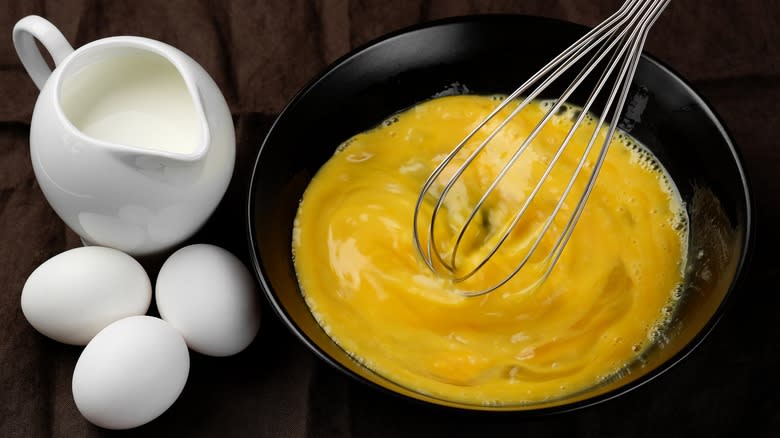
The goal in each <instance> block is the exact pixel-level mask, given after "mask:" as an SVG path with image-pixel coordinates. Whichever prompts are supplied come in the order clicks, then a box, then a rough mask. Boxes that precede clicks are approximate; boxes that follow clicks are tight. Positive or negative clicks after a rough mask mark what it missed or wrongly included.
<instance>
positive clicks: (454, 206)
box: [293, 96, 687, 405]
mask: <svg viewBox="0 0 780 438" xmlns="http://www.w3.org/2000/svg"><path fill="white" fill-rule="evenodd" d="M500 99H501V98H500V97H495V96H449V97H443V98H437V99H433V100H430V101H427V102H424V103H421V104H419V105H417V106H415V107H413V108H411V109H409V110H407V111H405V112H403V113H400V114H397V115H396V116H394V117H392V118H391V119H389V120H387V121H386V122H385V123H383V124H382V125H381V126H379V127H377V128H375V129H372V130H370V131H367V132H364V133H361V134H359V135H357V136H355V137H353V138H351V139H350V140H348V141H347V142H345V143H344V144H343V145H341V147H339V149H338V150H337V152H336V153H335V155H334V156H333V157H332V158H331V159H330V160H329V161H328V162H327V163H326V164H325V165H324V166H323V167H322V168H321V169H320V170H319V172H318V173H317V175H316V176H315V177H314V178H313V180H312V181H311V183H310V184H309V186H308V187H307V189H306V191H305V193H304V195H303V199H302V201H301V204H300V207H299V210H298V214H297V217H296V222H295V227H294V232H293V254H294V262H295V269H296V272H297V276H298V280H299V283H300V286H301V290H302V291H303V293H304V296H305V298H306V301H307V303H308V305H309V307H310V308H311V310H312V313H313V314H314V315H315V317H316V318H317V320H318V321H319V323H320V325H321V326H322V327H323V328H324V329H325V331H326V332H327V333H328V334H329V336H331V338H332V339H333V340H334V341H335V342H336V343H338V344H339V345H340V346H341V347H342V348H343V349H344V350H345V351H346V352H348V353H349V354H350V355H352V356H353V357H354V358H355V359H357V360H359V361H361V362H362V363H364V364H365V365H366V366H368V367H369V368H371V369H372V370H374V371H375V372H377V373H379V374H381V375H383V376H385V377H386V378H388V379H390V380H393V381H395V382H397V383H399V384H401V385H403V386H406V387H408V388H410V389H412V390H415V391H418V392H420V393H424V394H427V395H431V396H434V397H439V398H442V399H446V400H452V401H458V402H463V403H470V404H493V405H495V404H523V403H534V402H541V401H547V400H552V399H556V398H560V397H565V396H566V395H569V394H572V393H575V392H577V391H581V390H584V389H587V388H590V387H593V386H594V385H597V384H598V383H599V382H601V381H603V380H604V379H607V378H609V377H611V376H613V375H616V374H617V373H619V372H621V370H624V369H625V368H626V367H627V366H629V365H630V364H631V363H632V362H634V361H636V360H637V358H638V357H639V355H641V353H642V352H643V351H644V350H645V349H646V348H647V347H649V346H650V345H652V343H653V337H654V333H657V332H658V330H660V329H662V328H663V324H664V321H665V318H666V317H668V316H669V314H670V313H671V311H672V309H673V308H674V305H675V301H676V298H677V294H678V290H679V286H680V284H681V282H682V274H683V269H684V265H685V253H686V242H687V222H686V220H685V218H686V216H685V210H684V207H683V205H682V203H681V201H680V198H679V195H678V194H677V191H676V188H675V187H674V186H673V185H672V183H671V180H670V179H669V178H668V177H667V175H666V174H665V172H664V170H663V168H662V167H661V166H660V164H659V163H658V162H657V161H656V159H655V158H654V157H653V156H652V155H651V154H650V153H649V152H647V151H646V150H645V149H644V148H643V147H642V146H639V145H638V144H637V143H636V142H635V141H633V140H632V139H630V138H629V137H627V136H626V135H624V134H622V133H620V134H619V135H617V136H616V137H615V138H614V139H613V140H612V143H611V145H610V148H609V151H608V153H607V156H606V160H605V162H604V166H603V168H602V169H601V173H600V175H599V178H598V180H597V183H596V186H595V188H594V190H593V192H592V194H591V195H590V198H589V201H588V204H587V206H586V208H585V210H584V212H583V214H582V216H581V218H580V220H579V222H578V224H577V226H576V228H575V231H574V233H573V234H572V236H571V239H570V241H569V243H568V245H567V246H566V247H565V250H564V251H563V253H562V256H561V257H560V259H559V261H558V263H557V264H556V265H555V267H554V269H553V270H552V271H551V274H550V276H549V277H548V278H547V280H546V281H544V282H543V283H542V284H541V285H540V286H539V287H537V288H533V289H528V288H527V287H526V286H527V285H528V284H529V283H530V282H532V280H533V278H535V277H534V276H538V275H539V273H540V272H543V270H540V269H542V268H541V267H543V266H545V265H543V263H542V262H543V259H544V257H543V256H544V255H546V253H548V252H549V250H550V249H551V248H552V246H553V244H554V243H555V240H556V239H557V236H558V234H559V233H560V232H561V230H562V229H563V227H564V225H565V223H566V220H567V219H568V217H569V215H570V214H571V212H572V210H573V209H574V208H575V206H576V201H577V199H578V198H579V195H580V193H581V192H582V190H583V187H584V185H585V183H586V181H587V178H586V177H587V174H588V173H590V171H591V170H592V168H593V165H594V163H595V161H596V157H597V153H598V149H599V147H600V142H599V141H597V142H596V146H595V147H594V150H593V151H591V153H590V154H589V155H588V157H587V160H586V162H585V164H584V170H583V175H582V176H581V177H579V178H577V179H576V180H575V186H574V188H573V189H572V194H570V196H569V197H567V198H566V202H565V203H564V205H563V208H562V209H561V212H560V214H559V215H558V216H556V218H555V220H554V221H553V224H552V227H551V230H550V235H549V236H548V235H547V234H545V237H544V239H543V240H542V242H541V244H540V249H539V251H537V252H536V253H534V256H533V257H531V259H530V262H529V268H528V269H527V270H526V269H524V270H523V271H521V272H520V274H518V275H517V276H516V277H515V278H514V279H513V280H512V281H510V282H509V283H507V284H505V285H504V286H502V287H500V288H499V289H497V290H495V291H494V292H492V293H489V294H487V295H484V296H480V297H472V298H469V297H464V296H462V295H459V294H458V293H457V292H459V291H466V290H472V289H479V288H485V287H488V286H490V285H492V284H495V283H496V282H498V281H499V280H500V279H502V278H503V277H504V276H506V274H507V273H508V272H510V270H511V268H513V267H514V266H516V264H517V263H518V261H519V260H518V259H519V258H520V257H521V256H522V255H523V254H525V252H527V251H528V248H529V245H530V244H531V243H532V241H533V239H531V237H533V236H536V235H537V234H536V233H538V231H539V227H540V226H542V225H543V224H544V221H545V219H546V218H547V217H548V215H549V214H550V212H551V211H552V209H553V207H554V206H555V204H556V203H557V201H558V199H559V198H560V197H561V196H562V193H563V190H564V187H565V186H566V184H567V183H568V180H569V177H571V175H572V173H573V170H574V168H575V167H576V165H577V162H578V160H579V159H580V157H581V156H582V154H583V151H584V150H585V146H586V144H587V142H588V139H589V138H590V135H591V134H592V132H593V131H594V128H595V123H596V121H595V120H593V119H592V118H591V117H590V116H588V117H587V118H586V120H585V122H584V123H583V126H582V127H581V129H579V130H578V131H577V132H576V133H575V135H574V137H573V138H572V141H571V143H570V146H569V147H568V148H567V149H565V150H564V153H563V155H562V156H561V158H560V161H559V162H558V163H557V164H556V166H555V167H554V171H553V172H552V173H551V174H550V176H549V179H548V180H547V182H546V183H545V184H544V186H542V190H540V192H539V194H538V195H537V197H536V199H535V200H534V201H533V203H531V205H530V207H529V210H528V214H526V215H524V216H523V220H521V221H520V223H519V224H518V226H517V228H516V229H515V230H514V231H513V232H512V234H511V235H510V237H509V239H508V240H507V241H506V243H505V245H504V246H502V249H501V250H500V251H499V252H498V253H496V254H495V256H494V257H493V258H492V259H491V261H490V262H489V263H488V264H487V265H485V267H484V268H483V269H481V270H480V271H479V272H478V273H477V274H476V275H474V276H473V277H472V278H470V279H468V280H467V281H465V282H460V283H456V282H453V281H452V280H451V279H448V278H447V277H446V276H441V275H436V274H434V273H433V272H432V271H431V270H430V269H429V268H428V267H427V266H426V265H425V262H424V261H423V259H422V258H421V257H420V255H419V254H418V252H417V250H416V248H415V246H414V241H413V239H412V227H413V212H414V207H415V203H416V201H417V196H418V194H419V191H420V188H421V186H422V184H423V182H424V181H425V180H426V178H427V177H428V176H429V174H430V173H431V171H432V170H433V169H434V168H435V166H436V165H438V164H439V162H440V161H441V159H442V158H443V157H444V156H445V154H447V153H448V152H449V151H450V150H451V149H452V148H453V147H454V145H456V144H457V143H458V142H459V141H460V140H461V139H462V138H463V137H464V136H465V135H466V134H467V133H468V132H469V131H470V130H471V129H473V128H474V127H475V126H476V124H477V123H478V122H479V121H480V120H482V119H483V118H484V117H485V116H487V114H488V113H489V112H490V111H491V110H492V109H493V108H494V107H495V106H496V104H497V100H500ZM516 105H517V102H511V103H509V105H508V107H509V108H508V109H507V111H508V110H510V109H511V108H513V107H515V106H516ZM549 105H550V102H547V101H534V102H532V103H531V104H530V105H529V107H527V108H526V109H524V110H523V111H522V112H521V113H520V114H519V115H518V116H517V117H515V118H514V119H513V120H512V121H511V122H510V123H509V124H508V125H507V126H506V128H505V129H503V130H502V131H501V133H500V134H499V135H498V136H497V137H496V138H495V139H494V140H493V141H492V142H491V143H490V145H489V147H488V148H487V149H486V150H485V152H484V153H483V154H481V155H480V156H479V157H478V159H477V160H476V161H475V162H474V163H473V165H472V166H470V167H469V170H468V171H467V172H466V173H465V174H464V175H463V177H462V178H461V179H460V180H459V182H458V183H457V184H456V185H455V186H454V187H453V190H452V192H451V194H450V195H448V197H447V199H446V201H445V202H444V204H443V209H442V212H441V213H440V215H439V218H438V219H437V227H436V229H435V230H434V233H435V238H436V240H437V245H440V246H437V247H441V248H442V253H443V254H444V255H445V258H446V257H447V255H448V254H450V253H451V249H452V244H451V242H452V240H453V237H454V236H457V232H458V230H459V229H460V226H462V224H463V221H464V220H465V218H466V217H467V216H468V213H469V212H470V211H471V209H472V208H473V207H474V205H475V204H476V202H477V201H478V200H479V197H480V196H481V194H482V192H483V191H484V190H485V188H486V187H487V186H488V184H489V183H490V181H492V179H493V178H494V177H495V175H496V174H497V173H498V171H499V170H500V168H501V167H502V166H503V165H504V163H506V160H507V159H508V158H509V157H510V156H511V155H512V154H513V153H514V151H515V150H516V149H517V146H518V145H519V144H520V143H521V142H522V141H523V140H524V139H525V138H527V136H528V134H529V133H530V132H531V130H532V129H533V127H534V126H535V124H536V123H537V122H538V121H539V120H540V119H541V117H542V116H543V114H544V113H545V112H546V111H547V109H548V108H549ZM577 115H579V110H578V109H577V108H573V107H571V106H567V108H566V109H565V110H561V111H558V112H557V113H556V115H555V116H554V117H553V119H552V120H551V121H550V122H549V123H547V124H546V125H545V128H544V129H543V130H542V131H541V132H540V134H539V135H538V137H537V138H536V140H534V141H533V142H532V143H531V145H530V147H529V148H528V150H527V151H526V152H525V153H524V154H523V155H522V156H521V158H520V160H518V162H517V164H516V165H515V166H514V167H513V168H512V169H511V171H510V172H509V173H508V174H507V176H506V178H505V179H504V180H503V181H502V183H501V184H500V185H499V186H498V187H497V189H496V191H495V193H494V194H493V195H491V196H490V198H488V200H487V202H486V203H485V205H484V207H483V209H482V210H481V211H482V212H481V213H480V215H479V218H478V220H475V223H474V224H473V225H472V226H471V227H470V228H469V229H468V232H467V233H466V234H465V237H464V241H463V243H462V244H461V247H460V249H459V250H458V254H459V256H458V259H457V264H458V266H460V269H468V267H469V266H473V263H474V261H476V260H478V259H479V258H480V257H481V256H484V251H485V248H486V247H488V246H489V244H490V243H491V242H493V243H494V242H495V240H496V238H497V236H499V235H500V232H501V231H502V230H503V229H504V228H503V227H504V226H505V225H506V224H507V223H508V222H509V221H510V220H511V219H512V217H513V215H514V214H515V213H516V212H517V210H518V208H519V207H520V205H522V201H523V200H525V199H526V198H527V196H528V194H529V193H530V192H531V190H532V189H533V187H534V185H535V184H536V182H537V181H538V180H539V178H540V176H541V174H542V173H543V172H544V169H545V168H546V167H547V164H548V163H549V162H550V160H551V159H552V157H553V154H554V153H555V151H556V149H557V147H558V145H560V144H561V142H562V141H563V139H564V138H565V136H566V134H567V132H568V130H569V128H570V127H571V126H572V123H573V119H574V118H576V116H577ZM496 123H497V122H490V125H489V126H488V128H490V127H491V126H495V124H496ZM605 131H606V128H603V129H602V130H601V131H600V133H599V134H598V135H599V139H603V138H604V135H605ZM483 138H485V133H482V132H480V133H478V135H477V136H476V137H475V141H478V140H480V139H483ZM475 144H476V143H473V144H471V143H470V144H468V145H467V148H466V149H467V150H466V151H465V152H466V153H465V154H459V156H458V157H456V159H455V162H454V166H450V167H448V168H447V169H446V170H445V172H444V175H443V177H444V178H442V179H441V180H440V181H439V182H437V184H436V185H435V186H434V187H433V188H432V195H431V196H428V197H427V198H426V201H425V203H424V204H423V217H422V221H421V223H422V224H427V223H429V222H427V221H426V220H425V214H427V215H428V216H427V218H428V219H430V212H431V211H432V208H433V205H434V203H435V197H436V196H438V194H439V193H441V189H442V186H443V184H445V183H446V181H447V179H448V177H449V176H450V175H451V174H452V172H453V171H454V168H456V167H457V165H459V164H460V163H462V162H463V160H464V159H465V156H467V155H468V151H469V148H471V149H470V150H473V148H474V147H475ZM461 155H463V156H462V157H461ZM424 234H425V233H423V235H424ZM426 239H427V237H426ZM423 246H425V245H423ZM448 251H450V252H448ZM537 254H538V255H537ZM534 269H536V270H534Z"/></svg>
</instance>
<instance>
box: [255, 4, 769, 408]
mask: <svg viewBox="0 0 780 438" xmlns="http://www.w3.org/2000/svg"><path fill="white" fill-rule="evenodd" d="M502 20H505V21H514V20H537V21H540V22H545V21H546V22H548V23H550V24H551V25H554V26H568V27H570V28H571V29H574V30H581V31H583V32H584V31H587V30H588V29H590V28H589V27H587V26H584V25H582V24H578V23H574V22H570V21H566V20H561V19H556V18H550V17H544V16H538V15H528V14H471V15H459V16H453V17H447V18H442V19H436V20H431V21H426V22H422V23H418V24H415V25H411V26H406V27H403V28H400V29H398V30H395V31H392V32H389V33H386V34H384V35H381V36H379V37H377V38H374V39H372V40H370V41H368V42H366V43H364V44H362V45H360V46H358V47H355V48H354V49H352V50H350V51H349V52H348V53H346V54H345V55H343V56H341V57H339V58H338V59H336V60H335V61H333V62H331V63H330V64H328V65H327V66H326V67H324V69H323V70H322V71H321V72H320V73H318V74H317V75H315V76H314V77H313V78H312V79H311V80H309V81H308V82H307V83H306V84H305V85H304V86H303V87H301V88H300V89H299V90H298V91H297V92H296V93H295V95H294V96H293V97H292V98H291V99H290V100H289V101H288V102H287V104H286V105H285V106H284V107H283V108H282V110H281V111H280V112H279V114H278V115H277V116H276V118H275V119H274V122H273V123H272V124H271V126H270V127H269V129H268V131H267V133H266V134H265V136H264V138H263V141H262V143H261V144H260V147H259V149H258V150H257V153H256V156H255V161H254V163H253V165H252V174H251V176H250V181H249V185H248V190H247V203H246V210H245V214H246V216H245V217H246V221H247V222H246V225H247V228H246V232H247V243H248V246H249V253H250V256H251V260H252V268H253V271H254V274H255V277H256V278H257V280H258V282H259V284H260V286H261V287H260V289H261V290H262V291H263V295H264V296H265V298H266V300H267V301H268V303H269V304H270V306H271V308H272V309H273V310H274V313H275V314H276V316H277V317H279V318H280V319H281V320H282V322H283V323H284V325H285V326H286V327H287V329H288V330H290V332H291V333H292V334H293V335H294V336H295V337H296V338H297V339H298V340H300V341H301V342H303V344H304V345H306V347H307V348H308V349H309V350H310V351H311V352H312V353H314V355H315V356H317V357H318V358H319V359H321V360H323V361H324V362H325V363H327V364H329V365H330V366H332V367H333V368H335V369H337V370H339V371H340V372H341V373H343V374H344V375H346V376H348V377H350V378H351V379H353V380H354V381H357V382H360V383H362V384H364V385H367V386H369V387H371V388H374V389H376V390H379V391H380V392H383V393H385V394H390V395H392V396H394V397H397V398H400V399H402V400H405V401H408V402H412V403H416V404H422V405H425V406H427V407H435V408H440V409H444V410H450V411H457V412H461V413H480V412H483V413H488V412H489V413H491V414H492V415H521V416H541V415H549V414H557V413H564V412H571V411H576V410H581V409H584V408H587V407H591V406H595V405H598V404H601V403H604V402H606V401H609V400H612V399H614V398H617V397H619V396H621V395H623V394H626V393H628V392H631V391H633V390H635V389H637V388H639V387H642V386H644V385H645V384H647V383H648V382H650V381H652V380H654V379H655V378H657V377H658V376H660V375H662V374H664V373H665V372H667V371H668V370H670V369H671V368H673V367H674V366H675V365H677V364H678V363H680V362H681V361H682V360H684V359H685V358H686V357H688V355H690V354H691V353H692V352H693V351H694V350H695V349H696V348H697V347H698V346H699V345H700V344H701V343H702V342H703V341H704V339H706V338H707V336H709V334H710V333H711V332H712V331H713V329H714V328H715V326H716V325H717V324H718V322H719V321H720V320H721V318H722V317H723V314H724V313H725V311H726V309H727V308H728V306H729V305H730V303H731V302H732V301H733V299H731V296H732V295H733V294H734V291H735V290H737V289H739V288H741V287H743V286H744V283H745V281H746V280H745V278H744V277H745V271H746V269H745V267H746V266H747V265H748V264H749V261H750V259H751V258H752V254H753V246H754V244H753V241H754V239H755V234H756V225H755V218H754V214H755V213H754V210H755V204H754V203H755V200H754V198H753V196H752V188H751V185H750V180H749V178H748V175H747V172H746V171H745V168H744V165H743V159H742V153H741V152H740V151H739V149H738V148H737V146H736V142H735V141H734V139H733V137H732V135H731V133H730V132H729V130H728V129H727V128H726V125H725V124H724V123H723V120H722V118H721V117H720V116H719V115H718V113H717V112H716V111H715V109H714V107H713V106H712V105H711V104H710V102H709V101H708V100H707V99H706V98H704V97H703V96H702V95H701V94H700V93H699V92H698V91H696V89H695V88H694V86H693V85H692V84H691V82H689V81H688V80H687V79H685V78H684V77H683V76H682V75H681V74H679V73H678V72H676V71H675V70H674V69H672V68H671V67H670V66H668V65H667V64H665V63H664V62H662V61H660V60H659V59H657V58H655V57H654V56H652V55H650V54H648V53H646V52H644V51H643V52H642V59H643V60H644V61H645V62H649V63H651V64H653V65H654V66H655V67H657V68H659V69H660V70H662V71H664V73H666V74H667V75H668V76H669V77H671V78H672V79H673V80H674V81H676V82H678V83H679V85H680V86H682V88H684V89H685V90H686V91H687V92H688V93H689V94H690V96H691V97H692V99H693V101H694V102H696V103H698V104H699V105H700V106H701V108H702V110H703V111H704V113H705V114H706V115H707V117H708V118H710V120H712V122H713V123H714V124H715V127H716V128H717V129H718V131H719V133H720V135H721V137H722V138H723V139H724V140H725V142H726V144H727V146H728V148H729V150H730V152H731V154H732V158H733V160H734V164H736V167H737V169H738V171H739V175H740V179H741V183H742V188H743V195H744V198H745V206H746V209H745V230H744V231H745V238H744V244H743V247H742V251H741V253H740V254H739V262H738V264H737V266H736V270H735V273H734V278H733V279H732V281H731V284H730V285H729V288H728V290H727V291H726V293H725V294H724V296H723V299H722V300H721V302H720V303H719V304H718V307H717V308H716V309H715V311H714V312H713V314H712V316H710V318H709V319H708V320H707V322H706V323H705V324H704V326H703V327H702V328H701V330H699V332H698V333H697V334H696V335H695V336H694V337H693V338H692V339H691V340H690V341H689V342H688V343H687V344H685V345H684V346H683V347H682V348H681V349H680V351H678V352H677V353H676V354H675V355H673V356H672V357H670V358H669V359H667V360H665V361H664V362H661V363H660V364H658V366H656V367H655V368H653V369H652V370H650V371H649V372H647V374H645V375H643V376H641V377H640V378H638V379H636V380H634V381H632V382H629V383H627V384H624V385H621V386H619V387H616V388H614V389H612V390H610V391H607V392H604V393H602V394H598V395H595V396H593V397H588V398H585V399H582V400H577V401H573V402H570V403H563V404H561V405H557V406H544V407H539V408H534V407H532V406H531V407H526V408H521V406H518V405H509V406H482V405H469V404H465V403H458V402H452V401H448V400H445V399H440V398H436V397H427V398H426V399H423V398H416V397H412V396H409V395H406V394H402V393H399V392H396V391H394V390H392V389H390V388H387V387H384V386H382V385H380V384H378V383H376V382H373V381H371V380H369V379H366V378H365V377H363V376H361V375H359V374H357V373H355V372H353V371H352V370H350V369H349V368H347V367H345V366H344V365H342V364H341V363H339V362H338V361H337V360H335V359H334V358H332V357H330V356H329V355H328V353H326V352H325V351H324V350H323V349H322V348H320V347H319V345H317V342H315V341H314V340H312V339H310V338H309V337H308V336H307V335H306V334H305V333H304V332H303V330H302V329H301V328H300V327H299V326H298V324H297V323H296V322H295V320H294V319H293V318H292V317H291V316H290V314H289V313H288V312H287V310H286V309H285V308H284V306H282V305H281V303H280V302H279V300H278V299H277V294H276V291H274V289H273V288H272V287H271V285H270V283H269V281H267V280H266V273H265V270H264V268H263V265H262V263H261V258H260V255H259V253H258V247H257V245H256V243H255V242H256V236H255V232H254V223H255V215H254V212H255V193H256V191H257V190H258V187H257V186H258V184H257V181H256V179H257V169H258V166H259V164H260V160H261V158H262V154H263V150H264V149H265V147H266V145H267V143H268V142H269V139H270V137H271V135H272V133H273V132H274V129H275V128H276V125H277V124H278V123H279V121H280V120H281V119H283V118H284V117H285V115H286V113H287V112H288V110H289V109H290V108H292V107H293V106H295V105H297V104H298V102H299V101H300V100H301V99H302V98H303V97H305V96H306V94H308V92H309V91H310V90H312V89H313V88H315V87H316V86H317V85H318V84H319V83H320V82H321V81H323V80H324V79H325V78H327V77H328V76H329V75H330V74H331V73H333V72H334V71H335V70H336V69H338V68H339V67H341V66H342V65H344V64H346V63H348V62H349V61H350V60H352V59H353V58H355V57H357V56H359V55H361V54H362V53H363V52H364V51H366V50H370V49H372V48H374V47H376V46H379V45H381V44H384V43H387V42H389V41H391V40H393V39H395V38H397V37H401V36H404V35H406V34H409V33H412V32H416V31H420V30H424V29H428V28H434V27H440V26H447V25H453V24H468V23H475V22H482V21H502ZM339 348H340V347H339ZM358 365H359V366H363V365H360V364H359V363H358ZM368 370H369V371H370V372H374V371H373V370H370V369H368ZM378 375H379V374H378ZM379 376H380V377H382V378H384V379H385V380H388V381H390V382H392V380H391V379H389V378H386V377H384V376H382V375H379ZM393 383H395V382H393ZM395 384H396V385H399V386H402V387H403V385H400V384H397V383H395ZM409 390H410V391H412V392H414V390H411V389H409ZM420 395H421V396H424V394H420Z"/></svg>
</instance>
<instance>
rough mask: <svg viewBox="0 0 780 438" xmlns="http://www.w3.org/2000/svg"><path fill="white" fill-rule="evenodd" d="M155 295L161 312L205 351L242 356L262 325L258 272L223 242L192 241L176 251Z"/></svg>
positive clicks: (189, 341)
mask: <svg viewBox="0 0 780 438" xmlns="http://www.w3.org/2000/svg"><path fill="white" fill-rule="evenodd" d="M155 295H156V301H157V309H158V310H159V311H160V316H161V317H162V318H163V319H164V320H166V321H168V322H169V323H170V324H171V325H172V326H173V327H175V328H176V329H177V330H179V332H180V333H181V334H182V336H184V339H185V340H186V341H187V345H189V347H190V348H191V349H193V350H195V351H197V352H199V353H202V354H207V355H209V356H230V355H233V354H236V353H238V352H240V351H241V350H243V349H244V348H246V347H247V346H248V345H249V344H250V343H251V342H252V340H253V339H254V338H255V335H257V331H258V329H259V328H260V303H259V301H258V297H257V291H256V288H255V282H254V278H253V277H252V274H250V273H249V271H248V270H247V269H246V267H245V266H244V264H243V263H241V261H240V260H239V259H238V258H236V256H234V255H233V254H231V253H229V252H228V251H226V250H224V249H222V248H220V247H218V246H214V245H191V246H187V247H184V248H182V249H180V250H178V251H176V252H175V253H173V255H171V256H170V257H169V258H168V260H166V261H165V263H164V264H163V266H162V268H161V269H160V273H159V275H158V276H157V284H156V287H155Z"/></svg>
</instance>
